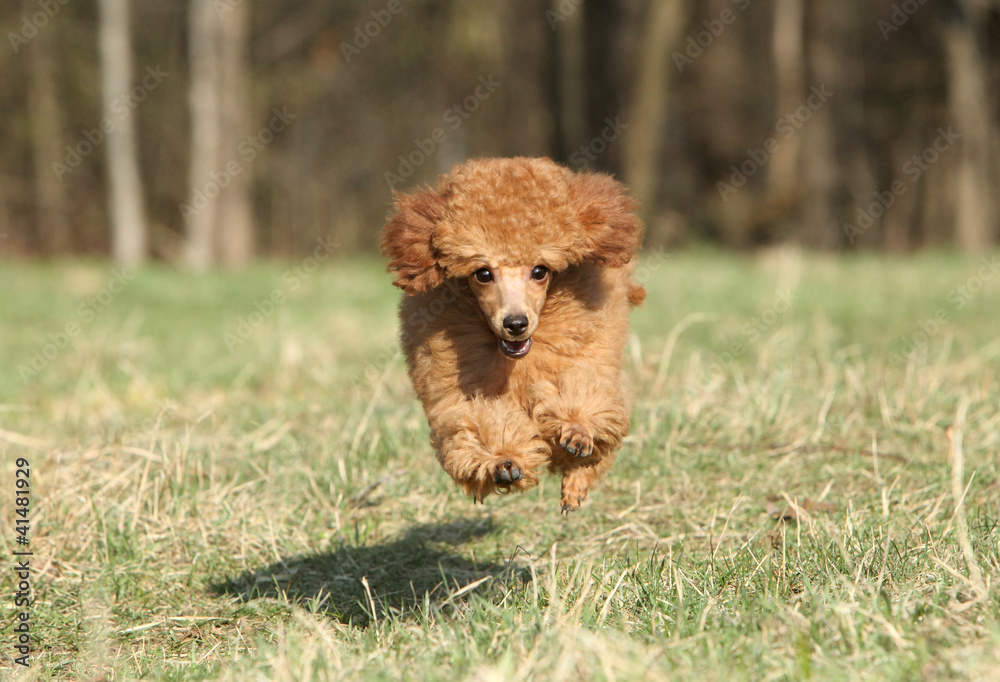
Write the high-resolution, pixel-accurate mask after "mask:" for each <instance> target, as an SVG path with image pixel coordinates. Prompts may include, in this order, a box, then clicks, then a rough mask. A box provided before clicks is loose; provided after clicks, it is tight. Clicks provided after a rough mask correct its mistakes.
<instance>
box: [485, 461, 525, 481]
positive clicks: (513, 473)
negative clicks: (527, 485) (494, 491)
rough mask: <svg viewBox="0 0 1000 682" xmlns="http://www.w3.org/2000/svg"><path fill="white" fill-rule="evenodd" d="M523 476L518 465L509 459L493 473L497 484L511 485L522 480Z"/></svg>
mask: <svg viewBox="0 0 1000 682" xmlns="http://www.w3.org/2000/svg"><path fill="white" fill-rule="evenodd" d="M523 477H524V474H523V473H521V470H520V469H519V468H518V467H517V465H516V464H514V463H513V462H511V461H510V460H509V459H508V460H506V461H505V462H504V463H503V464H501V465H500V466H499V467H497V470H496V473H495V474H493V482H494V483H496V484H497V485H511V484H513V483H516V482H518V481H520V480H521V479H522V478H523Z"/></svg>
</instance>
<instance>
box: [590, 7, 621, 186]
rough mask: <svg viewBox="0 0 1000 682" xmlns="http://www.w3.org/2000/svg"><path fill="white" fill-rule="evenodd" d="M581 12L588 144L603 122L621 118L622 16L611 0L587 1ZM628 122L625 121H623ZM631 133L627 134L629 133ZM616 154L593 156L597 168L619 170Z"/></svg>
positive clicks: (598, 132)
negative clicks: (620, 51) (618, 54)
mask: <svg viewBox="0 0 1000 682" xmlns="http://www.w3.org/2000/svg"><path fill="white" fill-rule="evenodd" d="M580 11H582V12H583V41H584V45H585V49H584V59H583V70H584V94H585V97H586V109H585V120H586V124H587V131H586V135H587V138H588V139H587V140H584V144H589V142H590V141H592V140H595V139H597V138H599V137H600V136H601V131H602V130H604V128H605V127H606V126H607V125H608V123H607V119H609V118H611V119H614V117H615V116H619V115H621V113H622V111H621V107H622V91H623V89H624V87H625V84H626V81H627V78H625V76H624V75H623V74H621V73H619V72H618V71H617V67H618V60H617V59H616V58H615V57H616V54H617V52H618V47H619V41H620V40H621V36H620V35H619V34H620V31H621V26H622V21H623V18H622V13H621V8H620V7H619V6H618V3H617V2H615V1H614V0H588V1H587V2H585V3H583V4H582V5H580ZM624 123H626V124H627V123H628V121H624ZM630 133H631V131H630ZM617 161H618V160H617V158H616V155H615V154H614V153H612V152H611V151H609V152H608V153H604V154H600V155H599V156H598V157H597V162H596V164H595V165H596V166H597V167H598V168H601V169H604V170H607V171H610V172H616V171H618V170H619V164H618V162H617Z"/></svg>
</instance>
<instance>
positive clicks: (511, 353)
mask: <svg viewBox="0 0 1000 682" xmlns="http://www.w3.org/2000/svg"><path fill="white" fill-rule="evenodd" d="M500 350H502V351H503V352H504V354H505V355H507V356H508V357H512V358H520V357H523V356H525V355H527V354H528V351H529V350H531V339H525V340H524V341H508V340H507V339H500Z"/></svg>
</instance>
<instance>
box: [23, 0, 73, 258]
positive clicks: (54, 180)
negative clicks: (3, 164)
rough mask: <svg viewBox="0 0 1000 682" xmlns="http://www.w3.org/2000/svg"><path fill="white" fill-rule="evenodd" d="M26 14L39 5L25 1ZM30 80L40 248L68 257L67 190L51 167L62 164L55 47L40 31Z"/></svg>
mask: <svg viewBox="0 0 1000 682" xmlns="http://www.w3.org/2000/svg"><path fill="white" fill-rule="evenodd" d="M24 6H25V12H26V13H27V12H28V10H29V9H30V10H31V11H35V10H36V9H37V4H36V3H35V2H33V1H32V0H25V3H24ZM27 58H28V61H29V67H30V70H31V77H30V78H29V79H28V110H29V116H28V121H29V123H30V126H31V153H32V160H33V165H34V173H35V178H34V185H35V193H34V194H35V216H36V220H37V221H38V241H39V248H40V249H41V251H42V252H43V253H49V254H54V253H67V252H69V251H70V250H71V248H72V235H71V234H70V229H69V222H68V221H67V214H66V205H67V201H66V188H65V186H64V185H63V179H62V177H61V176H59V175H57V174H56V172H55V170H54V169H53V166H52V164H53V163H55V162H57V161H58V162H62V160H63V157H64V155H65V150H64V149H63V142H62V140H63V122H62V111H61V110H60V109H59V100H58V94H57V93H58V86H57V84H56V76H55V74H56V62H57V58H56V55H55V44H54V43H53V41H52V40H51V32H48V31H40V32H39V35H38V36H36V38H35V40H34V41H33V42H32V43H31V45H30V46H29V47H28V55H27Z"/></svg>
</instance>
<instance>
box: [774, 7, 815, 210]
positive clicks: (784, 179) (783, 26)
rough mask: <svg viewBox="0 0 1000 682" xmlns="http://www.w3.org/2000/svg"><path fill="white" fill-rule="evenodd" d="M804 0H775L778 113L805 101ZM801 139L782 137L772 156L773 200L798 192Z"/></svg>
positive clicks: (786, 198)
mask: <svg viewBox="0 0 1000 682" xmlns="http://www.w3.org/2000/svg"><path fill="white" fill-rule="evenodd" d="M803 28H804V26H803V11H802V0H775V3H774V25H773V29H772V30H773V33H772V35H771V50H772V54H773V55H774V85H775V88H774V89H775V107H774V108H775V114H776V115H777V116H779V117H780V116H786V115H788V114H789V113H790V112H793V111H795V109H796V108H797V107H798V106H799V105H800V104H802V99H803V97H805V95H806V94H807V93H808V88H806V87H805V62H804V60H803V57H802V31H803ZM801 159H802V138H801V137H800V136H799V135H793V136H791V137H790V138H789V139H788V140H782V141H781V146H780V147H778V148H777V149H776V150H775V152H774V154H773V155H772V156H771V159H770V161H769V163H770V164H771V167H770V173H769V175H768V182H769V194H770V195H771V197H772V200H775V201H779V202H781V203H785V202H786V201H788V200H790V199H791V198H792V197H794V196H795V195H796V194H797V193H798V187H799V180H800V176H799V173H800V172H801Z"/></svg>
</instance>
